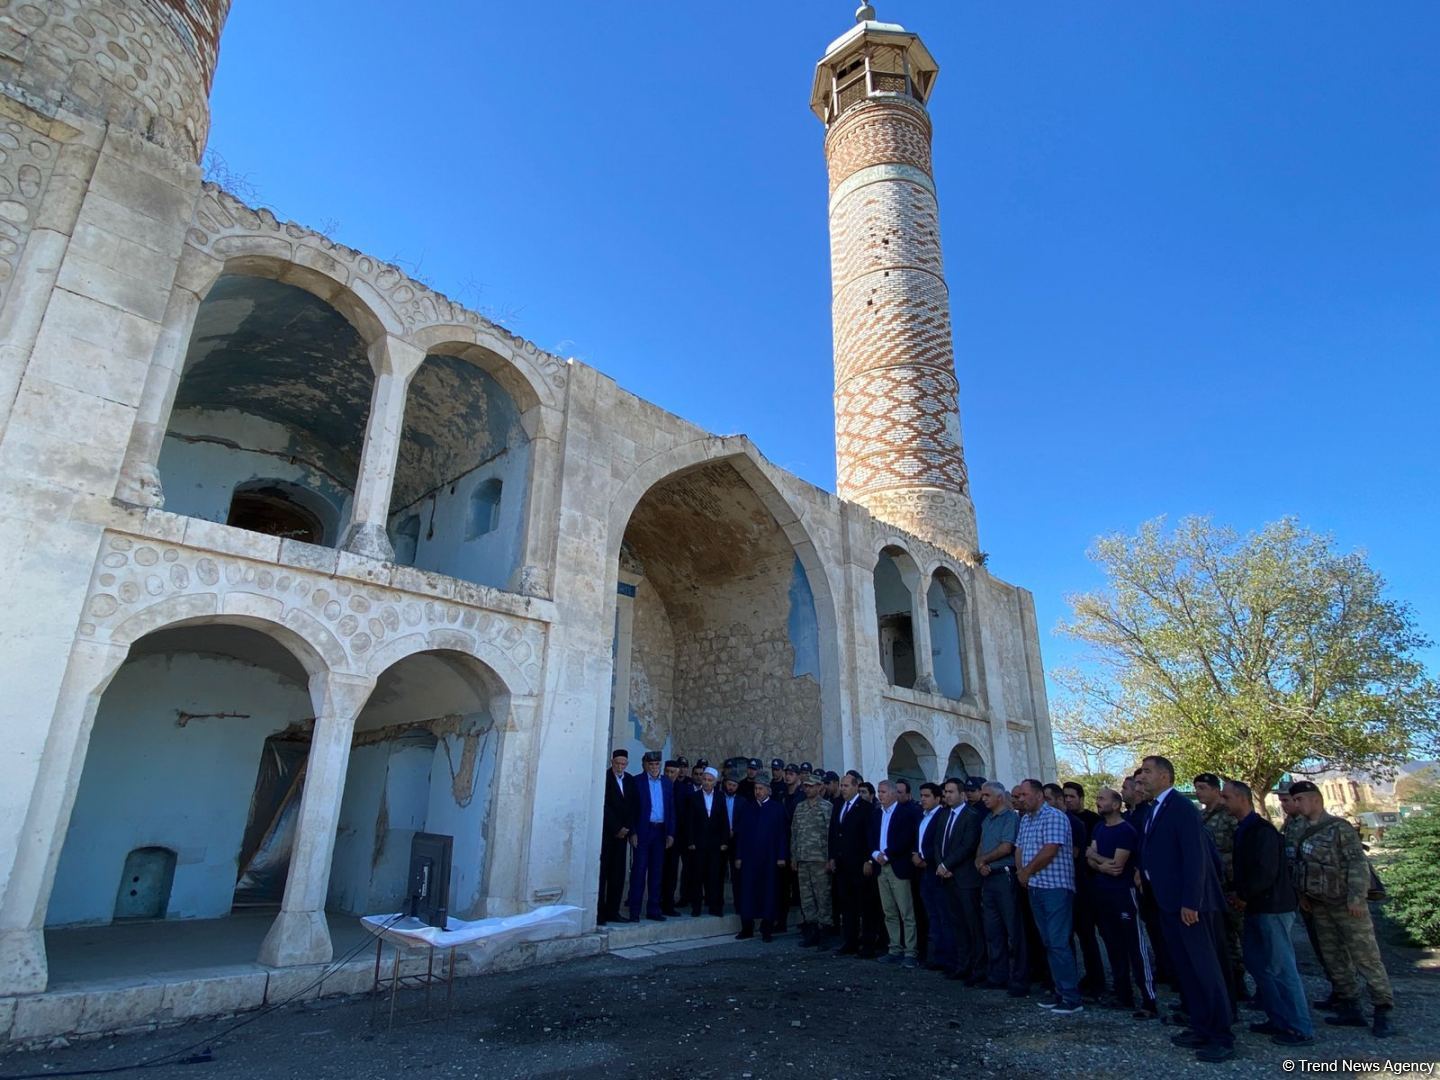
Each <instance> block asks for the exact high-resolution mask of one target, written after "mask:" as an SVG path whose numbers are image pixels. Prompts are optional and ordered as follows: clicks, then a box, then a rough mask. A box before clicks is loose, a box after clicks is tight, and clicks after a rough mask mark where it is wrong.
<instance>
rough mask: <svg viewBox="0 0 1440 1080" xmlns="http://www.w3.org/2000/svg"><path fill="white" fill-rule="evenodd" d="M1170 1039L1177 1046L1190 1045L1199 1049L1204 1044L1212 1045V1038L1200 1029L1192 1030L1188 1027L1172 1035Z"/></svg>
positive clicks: (1194, 1048)
mask: <svg viewBox="0 0 1440 1080" xmlns="http://www.w3.org/2000/svg"><path fill="white" fill-rule="evenodd" d="M1170 1041H1171V1042H1172V1043H1174V1044H1175V1045H1176V1046H1188V1047H1190V1048H1191V1049H1193V1050H1198V1049H1200V1047H1202V1046H1209V1045H1210V1040H1209V1039H1207V1038H1205V1036H1204V1035H1201V1034H1200V1033H1199V1032H1198V1031H1190V1030H1188V1029H1187V1030H1185V1031H1182V1032H1180V1034H1178V1035H1171V1036H1170Z"/></svg>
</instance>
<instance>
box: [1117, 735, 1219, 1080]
mask: <svg viewBox="0 0 1440 1080" xmlns="http://www.w3.org/2000/svg"><path fill="white" fill-rule="evenodd" d="M1140 772H1141V778H1142V779H1143V780H1144V783H1145V788H1146V790H1147V791H1148V792H1149V793H1150V801H1151V808H1150V812H1149V813H1148V814H1147V815H1146V817H1145V819H1144V822H1143V824H1142V826H1141V828H1142V829H1143V832H1144V836H1143V839H1142V843H1141V848H1140V851H1141V861H1140V870H1141V876H1142V878H1143V879H1144V884H1145V888H1146V890H1147V891H1149V892H1150V893H1152V894H1153V895H1154V897H1155V906H1156V908H1157V910H1158V911H1159V922H1160V929H1161V933H1162V934H1163V935H1164V937H1165V943H1166V945H1167V946H1168V947H1169V952H1170V960H1171V962H1172V963H1173V964H1174V965H1175V973H1176V975H1178V976H1179V979H1180V992H1181V996H1182V997H1183V998H1184V1001H1185V1007H1186V1008H1187V1009H1188V1010H1189V1016H1190V1028H1189V1030H1188V1031H1183V1032H1181V1033H1180V1034H1179V1035H1176V1036H1174V1037H1173V1038H1172V1039H1171V1040H1170V1041H1171V1042H1173V1043H1175V1044H1176V1045H1177V1046H1186V1047H1191V1048H1193V1049H1194V1050H1195V1057H1196V1058H1197V1059H1198V1060H1200V1061H1207V1062H1219V1061H1228V1060H1229V1059H1230V1058H1232V1057H1234V1056H1235V1037H1234V1036H1233V1035H1232V1034H1231V1032H1230V1022H1231V1002H1230V993H1229V989H1228V984H1227V977H1226V973H1225V972H1224V971H1223V970H1222V969H1221V957H1222V955H1224V952H1223V950H1224V948H1225V944H1224V943H1225V916H1224V910H1225V899H1224V895H1223V894H1222V892H1221V890H1220V872H1219V867H1218V865H1217V864H1218V862H1219V860H1218V858H1217V857H1216V855H1215V845H1214V843H1213V842H1212V841H1211V840H1210V837H1209V835H1208V834H1207V833H1206V832H1205V826H1204V824H1203V823H1202V822H1201V820H1200V811H1199V810H1198V809H1196V807H1195V804H1194V803H1192V802H1191V801H1190V800H1189V799H1187V798H1185V796H1183V795H1180V794H1178V793H1177V792H1176V791H1175V767H1174V766H1173V765H1172V764H1170V761H1169V760H1168V759H1167V758H1163V757H1159V756H1158V755H1156V756H1151V757H1147V758H1145V759H1144V761H1143V762H1141V765H1140Z"/></svg>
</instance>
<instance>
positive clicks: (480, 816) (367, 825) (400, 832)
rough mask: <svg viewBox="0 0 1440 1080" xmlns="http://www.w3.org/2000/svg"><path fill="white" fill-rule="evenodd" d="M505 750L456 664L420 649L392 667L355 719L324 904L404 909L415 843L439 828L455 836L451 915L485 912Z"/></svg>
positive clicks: (354, 909) (483, 698) (481, 698)
mask: <svg viewBox="0 0 1440 1080" xmlns="http://www.w3.org/2000/svg"><path fill="white" fill-rule="evenodd" d="M499 746H500V740H499V732H498V730H497V729H496V727H495V724H494V720H493V717H492V715H491V712H490V707H489V696H488V694H487V693H486V692H485V690H484V689H483V688H482V687H479V686H477V685H476V684H475V682H474V681H473V679H472V677H471V675H470V673H469V672H466V671H464V670H463V669H457V666H456V665H455V663H454V662H453V661H451V660H448V659H446V658H445V657H443V656H439V655H434V654H428V655H427V654H422V655H419V656H413V657H410V658H409V659H407V660H404V661H402V662H401V663H399V664H397V665H396V666H395V667H394V668H391V669H390V670H389V671H387V672H386V673H385V675H383V676H382V677H381V681H380V682H379V683H378V684H377V685H376V688H375V692H374V694H373V695H372V696H371V699H370V702H369V704H367V705H366V707H365V709H364V710H363V711H362V712H361V714H360V717H359V719H358V720H357V721H356V725H355V741H354V745H353V747H352V749H351V752H350V767H349V770H348V771H347V773H346V778H345V792H344V794H343V796H342V799H341V807H340V817H339V823H338V826H337V829H336V836H335V855H334V860H333V862H332V865H331V871H330V889H329V897H328V904H327V906H329V907H331V908H333V909H335V910H340V911H346V912H350V913H352V914H364V915H370V914H388V913H391V912H395V911H398V910H400V907H401V905H402V903H403V901H404V898H405V895H406V885H407V873H408V870H409V860H410V841H411V839H412V838H413V837H414V835H415V833H417V832H432V833H440V834H443V835H446V836H450V837H453V838H454V860H453V866H452V869H451V876H450V911H451V913H452V914H454V915H457V916H459V917H462V918H465V917H469V916H473V915H477V914H479V910H478V909H479V906H480V904H481V901H482V898H483V895H484V894H483V886H484V872H485V859H486V852H487V850H488V846H489V837H488V836H487V826H488V824H489V820H490V814H491V810H492V806H491V803H492V799H491V790H492V781H493V779H494V775H495V768H496V764H497V761H498V756H499Z"/></svg>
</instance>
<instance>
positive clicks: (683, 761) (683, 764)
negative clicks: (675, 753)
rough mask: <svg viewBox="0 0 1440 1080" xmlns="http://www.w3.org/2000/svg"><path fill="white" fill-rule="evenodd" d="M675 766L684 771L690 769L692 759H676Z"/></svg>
mask: <svg viewBox="0 0 1440 1080" xmlns="http://www.w3.org/2000/svg"><path fill="white" fill-rule="evenodd" d="M675 764H676V765H679V766H680V768H682V769H688V768H689V767H690V759H689V758H684V757H677V758H676V759H675Z"/></svg>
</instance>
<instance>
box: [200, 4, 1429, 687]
mask: <svg viewBox="0 0 1440 1080" xmlns="http://www.w3.org/2000/svg"><path fill="white" fill-rule="evenodd" d="M854 6H855V5H854V3H851V2H849V0H824V2H821V0H785V2H783V3H774V2H772V3H757V2H755V0H750V2H748V3H735V2H729V3H726V2H714V3H701V2H698V0H685V2H676V0H668V2H660V0H636V2H633V3H629V4H625V3H612V2H596V0H547V2H544V3H529V4H509V3H480V2H477V0H423V2H421V3H413V4H396V3H393V2H386V3H380V2H377V0H343V2H342V0H305V2H304V3H296V2H295V0H286V2H284V3H281V2H278V0H237V2H236V4H235V7H234V11H233V13H232V15H231V18H230V22H229V25H228V26H227V27H226V30H225V36H224V41H223V47H222V50H221V61H220V67H219V72H218V75H217V78H216V82H215V94H214V126H213V130H212V133H211V145H212V147H214V148H215V149H216V150H217V151H219V152H220V153H221V154H222V155H223V156H224V157H225V159H226V160H227V162H228V164H229V166H230V168H231V169H232V170H234V171H236V172H238V173H241V174H245V175H246V176H248V178H249V180H250V182H251V183H252V184H253V185H254V187H255V189H256V190H257V192H258V194H259V196H260V198H261V199H262V200H263V201H264V202H265V203H267V204H268V205H270V206H272V207H274V209H275V210H276V212H277V213H279V214H281V215H282V216H285V217H290V218H294V219H295V220H298V221H301V222H304V223H306V224H309V225H312V226H317V227H326V228H328V229H331V230H333V231H334V233H335V235H336V236H337V238H338V239H340V240H342V241H344V242H345V243H348V244H351V245H353V246H355V247H358V248H361V249H363V250H365V251H368V252H370V253H372V254H374V255H378V256H381V257H384V258H392V259H395V260H397V261H402V262H404V263H405V264H407V265H408V266H409V267H410V268H411V269H414V268H416V267H418V268H419V270H420V273H421V274H422V275H423V276H424V277H425V278H426V279H427V280H429V281H430V282H431V283H432V284H433V285H434V286H435V287H436V288H438V289H440V290H441V291H443V292H446V293H448V294H450V295H452V296H454V297H455V298H456V299H459V300H462V301H464V302H466V303H469V304H471V305H472V306H479V307H481V308H482V309H488V310H489V311H491V312H493V313H498V314H501V315H504V316H506V319H507V322H508V324H509V325H510V326H511V328H512V329H513V330H515V331H516V332H517V333H520V334H522V335H523V336H525V337H528V338H530V339H532V340H534V341H535V342H537V343H538V344H539V345H541V346H542V347H545V348H548V349H552V350H554V351H556V352H559V353H561V354H562V355H566V356H574V357H576V358H578V359H580V360H583V361H585V362H587V363H589V364H592V365H594V366H595V367H597V368H599V369H600V370H601V371H604V372H605V373H607V374H609V375H610V376H612V377H613V378H615V379H616V380H618V381H619V382H620V384H621V385H622V386H625V387H627V388H629V389H630V390H633V391H634V392H636V393H638V394H640V395H641V396H643V397H646V398H648V399H650V400H652V401H654V402H657V403H658V404H660V405H662V406H664V407H665V408H668V409H670V410H672V411H674V412H676V413H679V414H680V415H682V416H684V417H687V418H688V419H690V420H693V421H695V422H696V423H698V424H700V425H702V426H704V427H706V428H708V429H710V430H712V431H716V432H722V433H730V432H745V433H747V434H749V435H750V436H751V437H752V438H754V440H755V441H756V442H757V443H758V444H759V446H760V447H761V449H762V450H763V451H764V452H765V453H766V454H767V455H768V456H769V457H770V458H771V459H772V460H774V461H775V462H777V463H779V464H780V465H782V466H784V467H786V468H788V469H791V470H793V471H794V472H796V473H798V474H799V475H801V476H803V477H805V478H806V479H808V480H810V481H813V482H814V483H816V484H819V485H821V486H823V487H826V488H830V489H833V487H834V457H833V455H834V437H833V419H832V413H831V391H832V378H831V353H830V312H829V263H828V247H827V241H826V222H825V201H826V187H825V171H824V162H823V157H822V150H821V140H822V136H823V129H822V127H821V125H820V123H819V121H818V120H816V119H815V117H814V116H813V115H812V114H811V113H810V112H809V109H808V99H809V88H810V79H811V76H812V72H813V65H814V62H815V61H816V60H817V59H818V58H819V56H820V54H821V52H822V51H823V49H824V46H825V45H826V43H827V42H828V41H830V40H831V39H832V38H834V37H836V36H838V35H839V34H840V33H842V32H844V31H845V30H846V29H847V27H849V26H850V25H851V24H852V16H851V12H852V11H853V8H854ZM877 6H878V8H879V13H880V16H881V17H882V18H887V19H894V20H897V21H900V22H903V23H904V24H905V25H906V26H907V28H909V29H912V30H915V31H918V32H920V33H921V34H922V35H923V36H924V38H925V41H926V43H927V44H928V45H929V47H930V49H931V51H932V52H933V53H934V54H935V56H936V57H937V59H938V60H939V62H940V65H941V75H940V80H939V83H938V86H937V89H936V92H935V96H934V98H933V100H932V102H931V111H932V114H933V116H934V120H935V127H936V158H935V167H936V177H937V181H938V184H939V192H940V207H941V217H942V228H943V239H944V243H945V254H946V258H947V263H948V273H949V281H950V288H951V297H952V304H953V308H954V317H955V334H956V342H955V345H956V366H957V368H958V373H959V377H960V385H961V407H962V412H963V422H964V430H965V438H966V451H967V457H968V460H969V464H970V473H971V479H972V484H973V488H974V496H975V502H976V506H977V509H978V513H979V520H980V535H981V546H982V547H983V548H984V549H985V550H987V551H988V552H990V555H991V564H990V565H991V568H992V569H993V570H994V572H995V573H997V574H998V575H1000V576H1001V577H1004V578H1006V579H1008V580H1011V581H1014V582H1016V583H1019V584H1022V585H1025V586H1027V587H1029V588H1030V589H1032V590H1034V592H1035V596H1036V601H1037V604H1038V606H1039V613H1040V622H1041V631H1042V646H1043V648H1044V650H1045V654H1046V660H1047V664H1048V665H1050V666H1052V667H1054V666H1057V665H1059V664H1061V663H1064V662H1067V661H1069V660H1070V659H1071V658H1072V657H1073V647H1072V646H1070V645H1069V644H1068V643H1066V642H1065V641H1063V640H1061V639H1059V638H1058V637H1055V636H1052V635H1051V634H1050V630H1051V628H1053V627H1054V625H1055V623H1056V622H1057V621H1058V619H1059V618H1060V617H1061V615H1062V614H1063V613H1064V611H1065V606H1064V597H1065V594H1066V593H1068V592H1072V591H1075V590H1078V589H1084V588H1088V587H1091V586H1092V585H1094V584H1095V582H1096V575H1095V571H1094V569H1093V567H1092V566H1091V565H1090V563H1089V562H1088V561H1087V559H1086V557H1085V549H1086V546H1087V545H1088V543H1089V542H1090V540H1091V539H1092V538H1093V537H1095V536H1096V535H1098V534H1101V533H1105V532H1112V531H1121V530H1123V531H1133V530H1134V528H1135V527H1136V526H1137V525H1138V524H1139V523H1140V522H1141V521H1143V520H1145V519H1147V518H1150V517H1153V516H1155V515H1157V514H1169V515H1172V516H1178V515H1183V514H1187V513H1207V514H1211V515H1213V516H1215V517H1216V518H1218V519H1220V520H1223V521H1225V522H1228V523H1230V524H1233V525H1235V526H1237V527H1239V528H1242V529H1249V528H1254V527H1256V526H1259V525H1260V524H1262V523H1263V522H1265V521H1267V520H1271V519H1273V518H1276V517H1279V516H1281V515H1284V514H1296V515H1299V517H1300V518H1301V519H1302V520H1303V521H1304V522H1305V523H1306V524H1307V525H1309V526H1310V527H1312V528H1316V529H1320V530H1326V531H1332V532H1333V533H1334V534H1335V535H1336V537H1337V539H1338V540H1339V542H1340V543H1341V544H1342V545H1345V546H1346V547H1363V548H1365V549H1367V550H1368V551H1369V553H1370V557H1371V560H1372V562H1373V563H1374V564H1375V565H1376V566H1377V567H1378V568H1379V569H1380V570H1381V572H1382V573H1384V574H1385V575H1386V576H1387V577H1388V578H1389V580H1390V582H1391V585H1392V589H1393V591H1394V594H1395V595H1396V596H1398V597H1400V598H1402V599H1404V600H1406V601H1408V602H1410V603H1411V604H1413V606H1414V608H1415V609H1416V612H1417V614H1418V616H1419V618H1420V622H1421V624H1422V626H1423V627H1424V628H1425V629H1426V630H1427V631H1428V632H1429V633H1430V635H1431V636H1433V637H1440V584H1437V583H1440V574H1437V573H1436V571H1435V565H1434V564H1435V559H1436V555H1435V551H1436V547H1437V536H1440V483H1437V473H1440V468H1437V441H1440V437H1437V431H1440V423H1437V418H1436V412H1437V407H1440V129H1437V127H1436V124H1435V109H1436V105H1437V103H1440V65H1437V64H1436V63H1435V57H1436V56H1437V54H1440V4H1436V3H1435V2H1434V0H1390V2H1388V3H1386V4H1383V5H1370V4H1354V3H1349V2H1342V0H1317V2H1314V3H1307V4H1303V5H1297V4H1271V5H1255V4H1241V3H1238V2H1217V0H1203V2H1198V0H1193V2H1179V0H1177V2H1172V3H1166V4H1134V3H1109V2H1099V3H1087V4H1077V3H1074V2H1073V0H1036V2H1031V3H1025V4H1010V3H1006V4H997V3H988V2H987V3H981V2H978V0H879V2H878V4H877ZM1430 656H1431V658H1432V665H1434V664H1435V661H1437V660H1440V651H1437V650H1432V651H1431V653H1430ZM1436 666H1440V665H1436Z"/></svg>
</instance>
